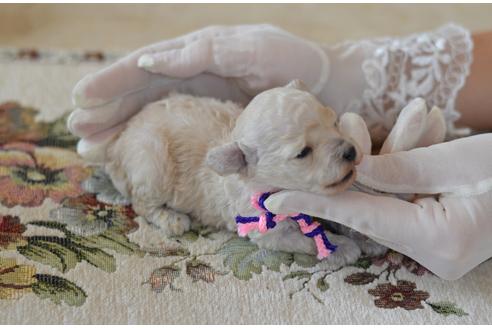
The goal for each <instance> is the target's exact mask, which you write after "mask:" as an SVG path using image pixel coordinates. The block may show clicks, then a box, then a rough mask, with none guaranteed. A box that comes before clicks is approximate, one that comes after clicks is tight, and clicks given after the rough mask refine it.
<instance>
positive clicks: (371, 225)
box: [265, 134, 492, 280]
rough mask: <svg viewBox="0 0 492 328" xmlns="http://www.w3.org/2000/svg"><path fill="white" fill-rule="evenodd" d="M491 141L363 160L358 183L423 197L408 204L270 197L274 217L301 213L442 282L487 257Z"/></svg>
mask: <svg viewBox="0 0 492 328" xmlns="http://www.w3.org/2000/svg"><path fill="white" fill-rule="evenodd" d="M491 147H492V134H483V135H476V136H472V137H467V138H462V139H456V140H454V141H450V142H446V143H441V144H437V145H433V146H429V147H423V148H417V149H413V150H409V151H401V152H396V153H392V154H385V155H377V156H370V155H365V156H364V158H363V159H362V162H361V164H360V165H359V166H358V172H357V174H358V178H357V181H358V182H360V183H362V184H364V185H366V186H369V187H371V188H374V189H377V190H380V191H384V192H389V193H418V194H430V195H431V196H429V197H424V198H421V199H418V200H417V201H415V202H414V203H410V202H406V201H403V200H400V199H396V198H392V197H384V196H374V195H369V194H367V193H361V192H356V191H346V192H344V193H341V194H338V195H335V196H332V197H325V196H321V195H316V194H310V193H305V192H297V191H284V192H279V193H276V194H273V195H272V196H270V197H269V198H268V200H267V201H266V203H265V205H266V206H267V208H268V209H269V210H270V211H272V212H273V213H295V212H302V213H306V214H309V215H313V216H316V217H320V218H324V219H327V220H331V221H335V222H338V223H340V224H343V225H346V226H348V227H350V228H353V229H355V230H357V231H359V232H361V233H363V234H365V235H367V236H369V237H370V238H372V239H374V240H376V241H377V242H379V243H381V244H382V245H384V246H387V247H390V248H392V249H394V250H396V251H398V252H401V253H403V254H405V255H407V256H409V257H411V258H413V259H414V260H416V261H417V262H419V263H420V264H422V265H424V266H425V267H427V268H428V269H429V270H430V271H432V272H434V273H435V274H436V275H438V276H440V277H442V278H444V279H450V280H453V279H458V278H460V277H461V276H463V275H464V274H465V273H467V272H468V271H470V270H472V269H473V268H474V267H475V266H477V265H478V264H480V263H481V262H483V261H485V260H487V259H489V258H490V257H492V238H491V235H492V153H491V152H490V151H489V150H490V149H491Z"/></svg>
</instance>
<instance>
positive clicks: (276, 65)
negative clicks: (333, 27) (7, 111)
mask: <svg viewBox="0 0 492 328" xmlns="http://www.w3.org/2000/svg"><path fill="white" fill-rule="evenodd" d="M300 62H301V63H302V64H300ZM143 68H145V69H146V70H144V69H143ZM327 76H328V59H327V57H326V54H325V53H324V52H323V50H322V49H321V48H320V47H319V46H318V45H316V44H315V43H312V42H309V41H306V40H303V39H301V38H298V37H296V36H293V35H291V34H289V33H287V32H285V31H283V30H281V29H279V28H276V27H273V26H270V25H242V26H231V27H225V26H212V27H207V28H205V29H202V30H199V31H196V32H193V33H190V34H188V35H185V36H183V37H179V38H177V39H173V40H167V41H163V42H160V43H156V44H153V45H150V46H148V47H144V48H142V49H140V50H137V51H135V52H134V53H132V54H130V55H128V56H126V57H124V58H123V59H121V60H119V61H118V62H116V63H115V64H113V65H111V66H109V67H107V68H105V69H103V70H101V71H99V72H97V73H95V74H90V75H88V76H86V77H84V78H83V79H82V80H81V81H79V83H78V84H77V85H76V86H75V88H74V90H73V102H74V104H75V105H76V106H77V109H76V110H75V111H74V112H73V113H72V114H71V116H70V117H69V119H68V128H69V130H70V131H71V132H72V133H73V134H75V135H77V136H79V137H81V138H83V139H82V140H81V142H80V143H79V147H78V150H79V153H85V152H86V151H89V150H90V148H91V147H94V146H98V144H99V143H101V142H102V141H104V140H106V139H108V138H110V137H111V136H112V135H114V134H115V133H117V132H118V131H119V130H120V129H121V127H122V124H121V123H124V122H125V121H126V120H127V119H128V118H129V117H131V116H132V115H134V114H135V113H136V112H137V111H139V110H140V109H142V107H143V106H144V105H145V104H147V103H150V102H152V101H156V100H158V99H160V98H162V97H163V96H165V95H167V94H168V93H169V92H170V91H173V90H175V91H178V92H183V93H189V94H193V95H197V96H208V97H214V98H218V99H222V100H232V101H235V102H239V103H243V104H244V105H246V104H247V102H248V101H249V100H250V99H251V98H252V96H254V95H256V94H258V93H259V92H261V91H263V90H266V89H269V88H272V87H275V86H280V85H285V84H287V83H288V82H289V81H291V80H293V79H294V78H296V77H298V78H301V79H302V80H303V81H304V82H305V83H306V84H307V85H308V86H309V87H310V89H311V90H312V91H314V92H315V93H319V92H320V91H321V89H322V88H323V87H324V84H325V82H326V79H327Z"/></svg>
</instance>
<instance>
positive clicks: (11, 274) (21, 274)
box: [0, 257, 37, 300]
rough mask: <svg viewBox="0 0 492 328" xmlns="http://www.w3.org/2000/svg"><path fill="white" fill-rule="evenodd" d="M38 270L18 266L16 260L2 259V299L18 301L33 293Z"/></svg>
mask: <svg viewBox="0 0 492 328" xmlns="http://www.w3.org/2000/svg"><path fill="white" fill-rule="evenodd" d="M35 274H36V268H34V267H33V266H30V265H20V264H17V263H16V261H15V259H10V258H1V257H0V299H9V300H10V299H18V298H20V297H21V296H22V295H24V294H25V293H29V292H31V291H32V288H31V286H32V284H34V283H35V282H36V281H37V280H36V278H35V277H34V275H35Z"/></svg>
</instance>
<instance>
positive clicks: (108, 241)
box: [71, 230, 144, 256]
mask: <svg viewBox="0 0 492 328" xmlns="http://www.w3.org/2000/svg"><path fill="white" fill-rule="evenodd" d="M71 239H72V240H73V241H74V242H77V243H80V244H82V245H84V246H87V247H91V248H101V249H111V250H114V251H115V252H117V253H120V254H125V255H132V254H136V255H141V256H143V254H144V252H140V247H139V246H138V245H137V244H135V243H132V242H131V241H130V240H128V237H126V236H125V235H123V234H120V233H117V232H115V231H112V230H106V231H105V232H104V233H102V234H100V235H95V236H90V237H80V236H73V237H72V238H71Z"/></svg>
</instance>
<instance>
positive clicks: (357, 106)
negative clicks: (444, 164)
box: [321, 24, 473, 144]
mask: <svg viewBox="0 0 492 328" xmlns="http://www.w3.org/2000/svg"><path fill="white" fill-rule="evenodd" d="M325 50H326V51H327V53H328V54H329V58H330V62H331V69H330V77H329V79H328V81H327V84H326V87H325V89H324V92H323V94H322V95H321V98H322V100H323V102H324V103H326V104H329V105H330V106H331V107H332V108H334V109H335V110H336V111H337V112H338V113H339V114H341V113H344V112H356V113H358V114H360V115H361V116H362V117H363V118H364V120H365V121H366V124H367V125H368V128H369V131H370V133H371V137H372V138H373V141H374V142H375V144H380V143H382V142H383V141H384V139H385V138H386V137H387V135H388V133H389V131H390V130H391V128H392V126H393V124H394V123H395V121H396V118H397V117H398V114H399V112H400V111H401V109H402V108H403V107H404V106H405V105H406V104H407V103H408V102H410V101H411V100H412V99H414V98H416V97H421V98H424V100H425V101H426V103H427V104H428V106H429V108H432V107H433V106H437V107H439V108H441V109H442V110H443V113H444V117H445V119H446V122H447V125H448V131H449V133H450V136H452V135H456V134H459V133H463V131H459V130H457V129H455V127H454V122H455V121H456V120H457V119H458V118H459V113H458V112H457V111H456V108H455V101H456V97H457V94H458V91H459V90H460V89H461V88H462V86H463V85H464V83H465V79H466V77H467V75H468V74H469V71H470V65H471V62H472V50H473V42H472V39H471V36H470V32H469V31H468V30H466V29H465V28H463V27H461V26H458V25H454V24H449V25H445V26H443V27H440V28H438V29H436V30H434V31H430V32H424V33H417V34H413V35H410V36H406V37H402V38H379V39H371V40H360V41H348V42H343V43H341V44H338V45H336V46H326V47H325Z"/></svg>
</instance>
